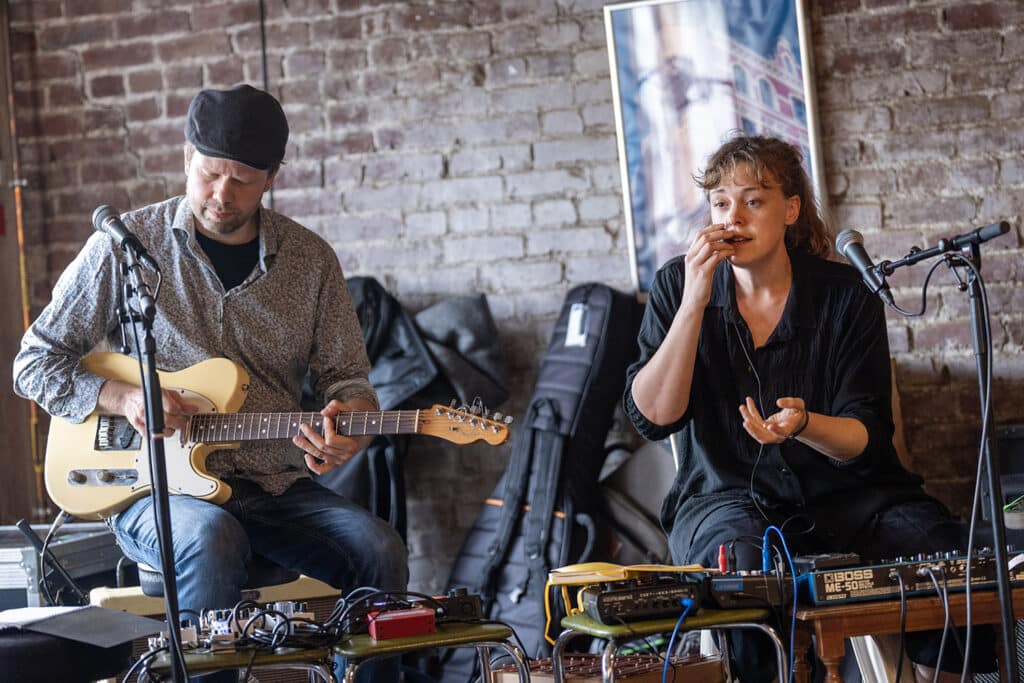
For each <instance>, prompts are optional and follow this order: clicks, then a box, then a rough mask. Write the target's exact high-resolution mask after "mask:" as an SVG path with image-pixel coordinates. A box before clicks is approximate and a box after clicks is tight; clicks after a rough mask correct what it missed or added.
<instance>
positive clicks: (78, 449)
mask: <svg viewBox="0 0 1024 683" xmlns="http://www.w3.org/2000/svg"><path fill="white" fill-rule="evenodd" d="M82 364H83V365H84V366H85V368H86V369H88V370H89V371H91V372H94V373H96V374H97V375H100V376H101V377H106V378H107V379H117V380H121V381H124V382H129V383H131V384H134V385H136V386H138V385H139V366H138V362H137V361H136V359H135V358H133V357H130V356H124V355H121V354H117V353H95V354H91V355H89V356H86V357H85V358H84V359H83V361H82ZM158 374H159V375H160V386H161V388H163V389H166V390H170V391H176V392H178V393H179V394H181V396H182V398H183V399H184V400H185V401H186V402H188V403H189V404H191V405H194V406H197V407H198V408H199V412H198V413H196V414H195V415H192V416H191V417H190V418H189V421H188V427H187V428H186V429H184V430H179V431H177V432H175V433H174V435H173V436H171V437H168V438H167V439H165V440H164V444H165V445H164V451H165V457H166V461H167V484H168V490H169V491H170V492H171V493H174V494H183V495H188V496H194V497H196V498H202V499H204V500H208V501H211V502H213V503H218V504H219V503H223V502H224V501H226V500H227V499H228V498H230V497H231V487H230V486H228V485H227V484H225V483H224V482H222V481H220V480H219V479H217V478H216V477H215V476H213V475H212V474H210V473H209V472H207V471H206V469H205V465H206V456H207V455H208V454H209V453H210V452H212V451H214V450H221V449H227V448H238V447H239V445H240V442H242V441H250V440H256V439H289V438H291V437H292V436H295V435H296V434H298V433H299V425H301V424H309V425H312V426H313V428H314V429H316V430H318V431H321V432H322V431H323V423H324V420H325V419H326V418H324V416H323V415H321V414H320V413H238V412H236V411H237V410H238V409H239V408H240V407H241V406H242V403H243V401H244V400H245V392H246V390H247V389H248V384H249V375H248V373H246V371H245V370H243V369H242V368H241V367H239V366H238V365H235V364H234V363H233V362H231V361H230V360H228V359H226V358H212V359H209V360H205V361H203V362H201V363H197V364H196V365H193V366H192V367H190V368H186V369H184V370H181V371H178V372H161V371H158ZM499 417H500V414H497V413H496V414H495V415H494V418H495V419H493V420H492V419H488V418H487V417H483V416H481V415H477V414H475V412H474V411H470V410H466V409H455V408H450V407H443V406H439V405H435V406H432V407H431V408H429V409H425V410H385V411H370V412H346V413H341V414H339V415H338V416H337V417H336V418H335V430H337V432H338V433H339V434H344V435H346V436H363V435H367V434H426V435H428V436H436V437H439V438H441V439H445V440H446V441H451V442H452V443H457V444H467V443H471V442H474V441H479V440H483V441H486V442H487V443H489V444H491V445H495V446H496V445H498V444H500V443H503V442H504V441H505V440H506V439H508V426H507V424H505V423H502V422H499V421H498V418H499ZM505 420H506V421H508V420H509V418H505ZM45 474H46V489H47V491H48V492H49V494H50V497H51V498H53V501H54V502H55V503H56V504H57V505H58V506H60V507H61V509H63V510H65V511H66V512H68V513H70V514H72V515H74V516H76V517H79V518H82V519H102V518H104V517H108V516H110V515H112V514H114V513H116V512H119V511H121V510H123V509H124V508H126V507H128V505H130V504H131V503H132V502H133V501H135V500H137V499H138V498H141V497H143V496H146V495H149V492H150V489H152V481H151V479H150V473H149V455H148V448H147V444H146V443H145V442H144V440H143V439H142V438H141V436H140V435H139V434H138V433H137V432H136V431H135V430H134V428H132V426H131V424H130V423H129V422H128V420H127V419H126V418H124V417H122V416H120V415H116V416H115V415H101V414H98V413H93V414H92V415H90V416H89V417H88V418H86V420H85V421H84V422H82V423H81V424H74V423H71V422H68V421H67V420H63V419H61V418H56V417H55V418H53V419H52V420H51V421H50V432H49V438H48V440H47V445H46V465H45Z"/></svg>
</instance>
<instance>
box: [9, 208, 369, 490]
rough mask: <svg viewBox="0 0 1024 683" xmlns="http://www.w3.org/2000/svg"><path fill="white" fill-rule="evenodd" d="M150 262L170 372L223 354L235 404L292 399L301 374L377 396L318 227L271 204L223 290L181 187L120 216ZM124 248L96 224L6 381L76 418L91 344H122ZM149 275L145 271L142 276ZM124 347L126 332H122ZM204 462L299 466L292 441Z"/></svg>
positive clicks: (269, 404) (289, 407)
mask: <svg viewBox="0 0 1024 683" xmlns="http://www.w3.org/2000/svg"><path fill="white" fill-rule="evenodd" d="M122 219H123V221H124V223H125V225H126V226H127V227H128V229H129V230H131V231H132V232H134V233H135V235H136V236H138V238H139V240H140V241H141V242H142V243H143V245H144V246H145V247H146V249H147V250H148V252H149V253H150V254H151V255H152V256H153V258H154V259H155V260H156V261H157V263H158V264H159V265H160V268H161V272H162V276H163V280H162V283H161V288H160V292H159V299H158V301H157V314H156V320H155V322H154V329H153V334H154V337H155V340H156V352H157V363H158V365H159V367H160V368H161V369H165V370H170V371H176V370H181V369H184V368H187V367H190V366H192V365H194V364H196V363H198V362H200V361H202V360H205V359H207V358H213V357H226V358H229V359H230V360H232V361H234V362H235V363H238V364H239V365H241V366H242V367H244V368H245V369H246V371H247V372H248V373H249V387H248V393H247V396H246V400H245V404H244V405H243V406H242V408H241V411H242V412H293V411H298V410H300V409H301V408H300V405H299V402H300V398H301V395H302V386H303V380H304V378H305V377H306V376H307V373H308V374H309V376H310V378H311V381H312V387H313V389H314V391H315V393H316V396H317V397H319V398H321V400H322V401H323V403H324V404H326V402H327V401H329V400H330V399H338V400H341V401H346V400H348V399H351V398H355V397H362V398H365V399H368V400H369V401H371V402H372V403H373V404H374V405H376V403H377V399H376V394H375V393H374V390H373V387H372V386H371V385H370V382H369V380H368V377H367V376H368V373H369V368H370V364H369V360H368V359H367V356H366V349H365V346H364V345H363V337H362V333H361V331H360V327H359V320H358V318H357V316H356V313H355V310H354V309H353V307H352V300H351V297H350V295H349V291H348V288H347V286H346V285H345V280H344V277H343V275H342V272H341V267H340V265H339V264H338V258H337V255H336V254H335V253H334V251H333V250H332V249H331V247H330V246H329V245H328V244H327V243H326V242H325V241H324V240H323V239H321V238H320V237H319V236H317V235H316V234H314V233H313V232H311V231H309V230H307V229H306V228H304V227H302V226H301V225H299V224H298V223H296V222H295V221H292V220H290V219H288V218H286V217H284V216H281V215H280V214H277V213H275V212H273V211H270V210H269V209H260V214H259V225H260V230H259V261H258V263H257V265H256V267H255V268H254V269H253V271H252V273H251V274H250V275H249V277H248V278H246V279H245V281H244V282H243V283H242V284H241V285H239V286H237V287H235V288H233V289H231V290H230V291H227V292H225V291H224V287H223V285H222V284H221V281H220V279H219V278H218V277H217V273H216V272H215V270H214V268H213V265H212V264H211V263H210V260H209V258H207V256H206V254H205V253H204V252H203V250H202V249H201V248H200V247H199V245H198V243H197V242H196V237H195V227H194V224H193V218H192V212H191V211H190V209H189V204H188V201H187V200H186V198H185V197H175V198H173V199H169V200H167V201H164V202H160V203H158V204H153V205H150V206H147V207H144V208H142V209H139V210H137V211H132V212H130V213H127V214H125V215H124V216H122ZM123 261H124V258H123V253H122V252H121V251H120V250H119V249H118V248H117V246H116V245H115V244H114V241H113V240H112V239H111V238H110V237H109V236H107V235H105V234H102V233H96V234H94V235H92V236H91V237H90V238H89V240H88V241H87V242H86V244H85V246H84V247H83V248H82V251H81V252H80V253H79V254H78V256H77V257H76V258H75V260H74V261H73V262H72V263H71V264H70V265H69V266H68V268H67V269H66V270H65V271H64V273H63V274H62V275H61V277H60V278H59V280H58V281H57V284H56V285H55V287H54V290H53V298H52V300H51V302H50V304H49V305H48V306H46V308H45V309H44V310H43V312H42V313H41V314H40V315H39V318H38V319H37V320H36V321H35V322H34V323H33V324H32V326H31V327H30V329H29V330H28V332H26V334H25V337H24V339H23V340H22V345H21V350H20V352H19V353H18V355H17V357H16V358H15V360H14V377H15V391H17V393H18V394H19V395H21V396H24V397H25V398H30V399H32V400H35V401H36V402H38V403H39V405H40V406H42V407H43V409H45V410H46V411H47V412H49V413H50V414H51V415H56V416H59V417H63V418H65V419H68V420H70V421H72V422H81V421H82V420H84V419H85V418H86V417H88V415H89V414H90V413H92V412H93V411H94V410H95V408H96V403H97V400H98V397H99V391H100V387H101V386H102V384H103V382H104V379H103V378H102V377H99V376H97V375H95V374H92V373H90V372H88V371H87V370H85V369H84V368H83V367H82V364H81V362H80V361H81V358H82V357H83V356H84V355H86V354H88V353H89V352H91V351H95V350H102V349H104V348H114V349H117V348H120V345H121V334H120V329H119V323H118V303H119V301H120V298H121V291H122V287H123V282H124V277H123V276H122V274H121V264H122V263H123ZM146 279H147V281H149V282H150V283H151V285H153V286H155V284H156V281H155V278H153V277H151V276H149V275H147V276H146ZM128 342H129V345H130V346H134V345H135V342H134V339H132V338H131V335H128ZM206 464H207V468H208V469H209V471H210V472H211V473H212V474H214V475H216V476H218V477H225V476H237V477H240V478H244V479H250V480H252V481H255V482H256V483H258V484H259V485H260V486H261V487H263V488H264V489H265V490H267V491H269V492H270V493H273V494H279V493H281V492H283V491H284V490H286V489H287V488H288V487H289V486H290V485H291V484H292V483H294V482H295V481H296V480H298V479H300V478H302V477H306V476H309V473H308V472H307V470H306V468H305V466H304V464H303V460H302V452H301V451H300V450H299V449H298V448H296V447H295V446H294V445H293V444H291V442H290V441H281V440H273V441H250V442H245V443H243V445H242V447H241V449H239V450H222V451H217V452H214V453H212V454H211V455H210V457H209V458H208V459H207V463H206Z"/></svg>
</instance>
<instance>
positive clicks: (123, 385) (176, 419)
mask: <svg viewBox="0 0 1024 683" xmlns="http://www.w3.org/2000/svg"><path fill="white" fill-rule="evenodd" d="M160 397H161V399H162V401H163V408H164V436H170V435H171V434H174V432H175V431H177V430H179V429H185V427H187V426H188V418H189V416H190V415H192V414H194V413H195V412H196V408H195V407H194V406H191V405H189V404H188V403H186V402H185V401H184V400H183V399H182V398H181V396H180V395H179V394H176V393H174V392H173V391H168V390H167V389H163V390H161V392H160ZM96 408H97V409H98V410H99V411H101V412H104V413H107V414H112V415H124V416H125V417H126V418H128V421H129V422H131V423H132V426H133V427H135V429H136V430H137V431H138V432H139V434H142V435H143V436H145V435H146V434H148V432H147V431H146V402H145V400H144V399H143V396H142V389H141V388H139V387H137V386H135V385H132V384H128V383H127V382H122V381H120V380H116V379H108V380H107V381H106V382H104V383H103V386H102V387H100V396H99V400H98V401H97V402H96Z"/></svg>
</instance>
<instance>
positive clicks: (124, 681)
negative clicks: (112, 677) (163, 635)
mask: <svg viewBox="0 0 1024 683" xmlns="http://www.w3.org/2000/svg"><path fill="white" fill-rule="evenodd" d="M167 650H168V648H167V646H164V647H158V648H156V649H155V650H150V651H149V652H147V653H146V654H144V655H142V656H141V657H139V658H138V659H136V660H135V663H134V664H132V665H131V666H130V667H129V668H128V671H126V672H125V674H124V678H122V679H121V683H128V679H129V678H131V676H132V674H133V673H134V672H135V670H136V669H138V668H139V667H143V668H144V669H146V670H147V671H148V670H149V662H150V661H152V660H153V658H155V657H156V656H157V655H158V654H160V653H161V652H165V651H167ZM143 662H145V663H143Z"/></svg>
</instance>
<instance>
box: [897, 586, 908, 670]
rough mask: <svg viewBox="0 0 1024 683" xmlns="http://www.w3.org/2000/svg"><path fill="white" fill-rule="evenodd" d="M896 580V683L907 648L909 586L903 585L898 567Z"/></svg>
mask: <svg viewBox="0 0 1024 683" xmlns="http://www.w3.org/2000/svg"><path fill="white" fill-rule="evenodd" d="M896 580H897V581H898V582H899V584H900V653H899V655H898V656H897V657H896V683H900V678H902V676H903V655H904V653H905V652H906V649H907V588H906V586H904V585H903V576H901V575H900V572H899V569H896Z"/></svg>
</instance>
